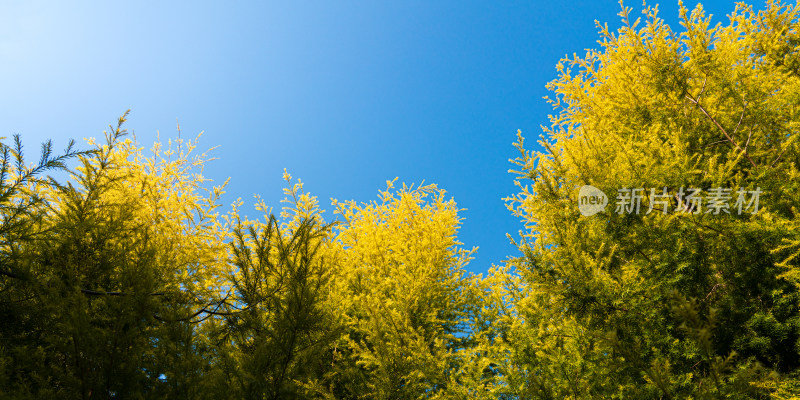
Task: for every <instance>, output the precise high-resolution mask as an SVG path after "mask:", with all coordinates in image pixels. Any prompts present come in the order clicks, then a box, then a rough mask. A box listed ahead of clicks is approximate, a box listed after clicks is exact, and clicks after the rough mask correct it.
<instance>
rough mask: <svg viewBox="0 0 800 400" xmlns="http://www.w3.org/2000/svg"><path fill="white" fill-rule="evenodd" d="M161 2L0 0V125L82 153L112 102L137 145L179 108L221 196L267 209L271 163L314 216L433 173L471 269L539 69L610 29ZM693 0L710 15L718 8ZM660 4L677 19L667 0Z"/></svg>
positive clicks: (391, 8)
mask: <svg viewBox="0 0 800 400" xmlns="http://www.w3.org/2000/svg"><path fill="white" fill-rule="evenodd" d="M162 3H166V2H155V1H153V2H149V1H137V2H125V3H122V2H115V4H107V3H105V2H81V1H79V2H75V3H72V4H69V5H67V4H64V3H62V2H36V1H15V0H12V1H4V2H2V3H0V136H7V137H8V136H11V135H13V134H15V133H19V134H21V135H22V137H23V141H24V143H25V144H26V146H27V148H28V149H29V154H28V156H29V157H31V159H32V158H34V157H35V156H36V154H35V151H36V149H37V147H38V143H40V142H42V141H44V140H46V139H53V140H54V142H55V145H56V146H57V147H58V148H62V147H63V146H64V145H65V144H66V143H67V141H68V139H69V138H74V139H76V140H78V143H79V144H80V145H81V146H82V147H85V144H84V143H83V141H82V139H83V138H88V137H101V136H102V131H103V130H104V129H105V128H106V127H107V125H108V124H110V123H112V122H114V121H115V120H116V118H117V117H119V116H120V115H121V114H122V113H123V112H125V110H127V109H131V114H130V118H129V122H128V123H127V124H126V127H127V128H128V129H129V130H133V131H134V132H135V134H136V137H137V139H138V140H139V141H140V142H141V144H142V145H144V146H145V147H146V148H149V147H150V145H152V143H153V141H155V140H156V137H157V133H158V132H160V136H161V138H162V140H163V139H166V138H169V137H174V136H175V135H176V133H177V131H176V120H177V121H178V122H179V123H180V125H181V131H182V133H183V136H184V137H193V136H195V135H196V134H197V133H199V132H201V131H204V134H203V137H202V139H201V141H200V145H199V147H200V148H201V149H207V148H211V147H214V146H219V148H218V149H216V150H215V151H214V152H213V153H212V154H213V155H214V156H216V157H217V158H219V160H217V161H214V162H213V163H211V164H210V165H209V166H208V167H207V169H206V170H205V175H206V176H208V177H210V178H212V179H214V181H216V182H218V183H220V182H223V181H224V180H225V179H226V178H227V177H231V178H232V179H231V181H230V184H229V186H228V189H227V192H228V193H227V195H226V197H225V198H224V202H225V204H229V203H231V202H232V201H234V200H235V199H236V198H239V197H241V198H242V199H243V200H244V201H245V203H246V204H248V205H249V204H251V203H252V202H253V195H254V194H259V195H261V196H262V197H263V198H264V200H265V201H266V203H267V204H268V205H271V206H273V207H275V208H276V210H279V209H280V203H279V201H280V199H281V198H282V197H283V195H282V192H281V189H282V188H283V187H284V186H285V185H284V183H283V182H282V178H281V177H282V174H283V169H284V168H286V169H288V171H289V172H290V173H291V174H292V175H293V176H294V177H295V178H300V179H302V180H303V181H304V182H305V188H306V189H307V190H308V191H309V192H311V193H312V194H314V195H316V196H318V197H319V199H320V201H321V203H322V206H323V208H324V209H326V210H329V211H330V210H331V207H330V198H337V199H339V200H350V199H354V200H356V201H369V200H373V199H377V194H378V190H380V189H384V188H385V182H386V180H391V179H394V178H395V177H398V178H399V179H398V183H401V182H406V183H408V184H411V183H416V184H419V183H420V182H422V181H423V180H424V181H425V182H426V183H436V184H438V185H439V187H441V188H443V189H445V190H447V191H448V193H449V194H450V195H451V196H453V197H454V198H455V200H456V202H457V203H458V205H459V207H461V208H466V210H465V211H463V212H461V214H460V215H461V217H463V218H464V221H463V226H462V228H461V231H460V233H459V239H460V240H461V241H462V242H463V243H464V244H465V247H468V248H469V247H472V246H478V247H480V249H479V250H478V253H477V254H476V259H475V260H474V261H473V262H472V263H471V264H470V266H469V268H468V269H469V270H471V271H474V272H485V271H486V270H487V269H488V268H489V266H490V265H491V264H492V263H495V264H499V263H500V262H501V261H502V260H503V259H504V258H506V257H507V256H511V255H516V254H517V252H516V249H515V248H514V247H513V246H511V245H510V244H509V242H508V239H507V238H506V233H511V234H512V235H514V236H516V233H517V232H518V231H519V230H520V229H521V228H522V224H521V223H520V222H519V220H518V219H517V218H516V217H514V216H512V215H511V214H510V213H509V212H508V211H507V210H506V208H505V205H504V202H503V201H502V198H504V197H506V196H508V195H510V194H513V193H514V192H515V188H514V185H513V176H512V175H510V174H508V172H507V171H508V169H509V168H510V167H511V164H510V163H509V162H508V159H509V158H513V157H516V154H515V149H514V148H513V146H512V142H514V140H515V138H516V132H517V129H521V130H522V132H523V134H524V135H525V136H526V137H527V138H528V139H529V141H530V142H533V141H534V140H535V139H536V138H537V137H538V136H539V134H540V133H541V128H540V125H543V124H545V125H547V124H549V123H548V120H547V115H548V114H549V113H551V112H552V109H551V108H550V107H549V106H548V105H547V104H546V103H545V101H544V100H543V99H542V97H543V96H545V95H547V94H548V93H547V91H546V89H545V84H546V83H547V82H548V81H550V80H552V79H555V78H556V71H555V64H556V63H557V62H558V60H559V59H560V58H562V57H563V56H565V55H566V54H572V53H578V54H583V53H584V52H585V49H586V48H598V47H599V45H598V44H597V39H598V38H599V36H598V34H597V29H596V27H595V25H594V21H595V20H599V21H600V22H608V24H609V26H610V27H612V28H614V29H616V28H617V27H619V26H620V18H619V17H618V16H617V15H616V14H617V13H618V12H619V10H620V6H619V4H618V3H617V2H616V1H608V0H596V1H571V2H568V3H566V2H558V1H535V2H534V1H530V2H512V1H503V2H496V1H491V2H490V1H486V2H477V1H474V2H473V1H468V2H456V1H441V2H424V1H403V2H350V1H337V2H310V1H309V2H306V1H294V2H282V3H278V2H264V3H262V2H237V3H235V4H223V3H222V2H169V4H162ZM686 4H687V6H689V7H693V6H694V5H695V4H696V3H695V2H687V3H686ZM627 5H629V6H631V7H633V8H634V12H633V15H637V16H638V15H641V14H639V10H640V9H641V7H640V5H641V3H640V2H629V3H628V4H627ZM703 5H704V7H705V8H706V10H707V11H708V12H709V13H711V14H713V15H714V18H713V22H714V23H716V22H725V21H727V18H726V17H725V15H726V14H728V13H730V12H731V11H732V10H733V7H734V2H733V1H713V2H711V1H709V2H703ZM756 6H757V7H758V6H760V4H756ZM660 10H661V15H662V17H664V18H665V19H666V21H667V23H668V24H669V25H670V26H672V27H673V29H675V30H677V29H679V27H678V25H677V21H678V6H677V2H672V1H670V2H662V3H661V7H660ZM244 210H245V211H247V213H248V215H249V216H250V217H256V216H257V214H256V212H255V211H254V210H253V209H252V208H250V207H245V208H244ZM326 217H327V218H329V219H330V218H333V216H332V215H331V214H330V213H328V215H327V216H326Z"/></svg>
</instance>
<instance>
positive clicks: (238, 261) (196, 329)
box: [0, 1, 800, 400]
mask: <svg viewBox="0 0 800 400" xmlns="http://www.w3.org/2000/svg"><path fill="white" fill-rule="evenodd" d="M680 11H681V16H682V22H681V25H682V30H681V31H680V32H675V31H673V30H672V29H671V28H670V27H668V26H667V25H665V24H664V23H663V21H662V20H660V19H659V18H658V10H657V8H654V7H648V8H645V10H644V14H645V18H644V20H643V21H642V20H636V21H631V18H630V12H631V10H630V9H629V8H624V7H623V11H622V12H621V13H620V16H621V17H622V19H623V23H624V26H623V27H622V28H621V29H620V30H619V31H617V32H611V31H609V30H608V28H607V27H605V26H600V34H601V36H602V37H601V41H600V45H601V50H596V51H595V50H591V51H588V52H587V53H586V54H585V56H583V57H579V56H577V55H576V56H574V57H572V58H568V59H565V60H562V62H561V63H559V64H558V66H557V68H558V71H559V77H558V79H556V80H554V81H553V82H551V83H550V84H549V85H548V88H549V89H550V90H551V91H552V92H553V94H554V97H553V99H551V100H550V102H551V104H552V105H553V107H554V109H555V110H556V112H555V114H554V115H553V116H551V117H550V119H551V122H552V124H551V125H550V126H549V127H546V128H544V135H543V137H542V139H541V141H540V142H539V143H540V145H541V148H539V149H540V151H531V150H530V149H529V148H528V147H527V144H526V143H525V142H524V138H523V137H522V135H521V133H520V134H519V135H518V142H517V144H516V147H517V149H518V150H519V152H520V156H519V157H518V158H517V159H516V160H513V162H514V163H515V164H516V165H517V167H518V168H517V169H518V171H512V172H515V173H516V175H517V179H516V182H517V184H518V185H519V193H518V194H516V195H515V196H512V197H511V198H509V199H508V203H507V205H508V208H509V209H510V211H511V212H513V213H514V214H515V215H517V216H519V217H520V218H521V219H522V221H523V222H524V223H525V231H523V232H522V233H521V238H520V240H519V243H518V246H519V248H520V251H521V254H522V256H520V257H518V258H516V259H511V260H507V261H506V262H505V263H503V264H502V265H500V266H495V267H493V268H492V269H491V270H490V271H489V273H488V275H487V276H486V277H482V276H475V275H471V274H469V273H467V272H465V266H466V264H467V263H468V262H469V261H470V258H471V254H472V251H474V250H472V251H469V250H466V249H464V248H462V247H461V246H462V244H461V243H460V242H459V241H458V239H457V232H458V229H459V227H460V224H461V222H462V221H461V218H460V217H459V216H458V213H459V211H460V210H459V209H458V207H457V206H456V203H455V201H454V200H453V199H451V198H448V197H447V196H446V193H445V192H444V191H443V190H441V189H439V188H438V187H436V186H435V185H423V186H419V187H413V186H411V187H409V186H406V185H403V186H402V187H401V188H394V182H393V181H390V182H388V187H387V189H386V190H383V191H380V192H379V198H378V200H377V201H372V202H367V203H356V202H352V201H347V202H338V201H335V200H334V201H333V206H334V209H335V214H336V215H337V220H336V221H334V222H333V223H326V222H325V221H324V218H323V214H324V212H323V211H322V210H321V209H320V207H319V203H318V201H317V199H316V197H314V196H312V195H310V194H309V193H307V192H305V191H304V189H303V185H302V182H300V181H297V182H296V183H293V181H292V179H291V177H290V176H289V175H288V173H285V179H286V181H287V184H288V185H289V187H288V188H286V189H284V193H285V196H286V199H285V202H286V206H285V207H284V208H283V211H282V212H281V213H280V214H279V216H276V215H275V214H273V213H272V212H271V211H270V209H269V208H268V207H267V206H266V205H265V204H264V203H263V202H261V201H260V200H259V201H257V203H256V208H257V209H259V210H260V211H262V212H263V213H264V220H263V221H262V220H256V221H252V220H248V219H247V218H245V217H243V216H240V215H239V211H238V207H239V206H240V205H241V202H240V201H238V202H237V203H235V204H234V205H233V207H232V209H231V210H230V211H229V212H227V213H226V214H223V215H220V213H219V211H218V210H219V207H220V205H219V199H220V196H221V195H222V194H223V193H224V192H223V190H224V186H225V185H224V184H223V185H221V186H215V187H214V186H212V187H209V185H208V180H207V179H205V178H204V177H203V176H202V174H201V173H200V172H201V170H202V168H203V166H204V164H205V162H207V161H208V160H209V157H208V155H207V154H206V153H203V154H197V153H196V152H195V149H196V144H197V141H196V140H195V141H185V140H182V139H178V140H174V141H169V142H168V143H167V144H166V145H165V146H162V145H161V144H160V143H157V144H156V145H155V146H154V147H153V148H152V151H151V153H150V154H149V155H147V156H146V155H144V153H143V151H142V148H140V147H139V144H138V143H136V142H135V141H133V140H131V139H129V138H127V137H126V132H125V130H124V129H122V124H123V123H124V121H125V117H126V115H127V114H126V115H123V117H122V118H120V119H119V121H118V123H117V125H116V126H115V127H114V126H112V127H111V128H110V130H109V131H108V132H106V133H105V142H104V143H103V144H98V143H96V142H95V141H94V140H90V141H89V146H90V147H91V150H88V151H77V150H75V149H74V148H73V147H74V146H73V144H72V143H70V145H69V146H68V147H67V149H66V150H65V151H64V152H63V153H62V154H60V155H54V153H53V150H52V145H51V144H50V142H48V143H45V144H44V145H43V146H42V155H41V158H40V159H39V161H38V163H36V164H33V165H26V163H25V160H24V158H23V156H22V146H21V142H20V140H19V137H15V138H14V140H13V142H12V143H11V144H6V143H5V142H2V141H0V321H2V323H0V399H6V398H8V399H25V398H30V399H38V398H69V399H72V398H83V399H96V398H147V399H168V398H169V399H171V398H186V399H205V398H208V399H240V398H247V399H301V398H302V399H305V398H320V399H464V398H470V399H473V398H474V399H504V400H505V399H562V398H563V399H592V398H595V399H656V398H663V399H667V398H669V399H684V398H686V399H688V398H691V399H717V398H731V399H767V398H772V399H792V398H798V397H800V384H798V382H800V264H798V263H799V262H800V261H798V260H800V257H798V256H799V255H800V226H798V223H800V222H798V221H800V220H799V219H798V218H797V212H798V211H797V210H798V205H799V204H800V170H798V162H800V147H798V146H800V144H798V140H797V138H798V127H799V126H800V125H798V124H800V115H799V114H798V113H800V108H798V106H797V105H798V104H800V102H799V101H798V100H800V53H798V51H797V47H798V44H800V38H799V37H798V35H800V33H798V32H800V18H799V17H800V6H788V5H784V4H782V3H780V2H777V1H770V2H768V3H767V5H766V8H765V9H764V10H763V11H754V10H753V9H752V8H751V7H749V6H746V5H743V4H740V5H738V6H737V8H736V9H735V11H734V12H733V13H732V14H731V15H730V16H729V20H730V22H729V23H728V24H727V25H722V24H718V25H716V26H713V27H712V26H711V25H710V20H709V19H708V18H707V17H706V16H705V14H704V12H703V9H702V7H701V6H698V7H697V8H695V9H694V10H693V11H689V10H688V9H686V8H685V7H683V5H681V8H680ZM70 161H75V162H77V164H78V165H77V166H76V167H74V168H67V162H70ZM58 169H66V170H67V171H69V172H70V173H71V178H70V180H69V181H68V182H66V183H61V182H58V181H57V180H55V179H53V178H51V177H45V176H44V175H45V174H46V173H48V172H49V171H53V170H58ZM587 184H588V185H592V186H594V187H596V188H599V189H601V190H602V191H603V192H604V193H606V194H612V193H616V192H617V190H618V189H623V188H659V192H660V189H661V188H664V187H666V188H667V190H668V192H671V194H674V193H675V192H676V191H677V190H678V189H679V188H681V187H683V188H689V187H694V188H702V189H703V190H706V191H707V190H709V189H711V188H715V187H722V188H731V189H732V192H733V193H736V191H737V190H739V189H746V190H754V189H756V188H759V190H760V191H761V195H760V198H761V202H760V208H759V209H758V210H757V212H756V210H754V209H753V210H745V212H743V213H737V212H736V211H737V210H736V209H735V208H732V209H731V210H730V211H731V212H730V213H721V214H713V213H705V212H702V213H693V212H685V211H686V210H687V203H686V202H685V198H682V197H680V196H672V195H670V196H668V197H667V198H666V201H664V202H662V203H660V204H658V207H659V208H654V209H650V207H648V202H649V201H650V200H651V197H652V200H656V198H655V197H654V196H655V194H657V193H656V192H653V193H651V194H648V193H645V196H644V197H643V207H642V209H641V212H639V213H625V212H617V210H615V209H614V205H613V204H614V200H615V199H614V196H613V195H612V196H610V197H611V206H610V208H609V207H607V208H606V209H605V210H604V211H602V212H599V213H597V214H596V215H593V216H591V217H587V216H582V215H581V214H580V213H579V209H578V202H577V194H578V191H579V188H580V187H582V186H583V185H587ZM662 200H663V199H662ZM664 208H666V209H667V210H666V211H668V212H661V211H663V210H664ZM751 211H752V212H751Z"/></svg>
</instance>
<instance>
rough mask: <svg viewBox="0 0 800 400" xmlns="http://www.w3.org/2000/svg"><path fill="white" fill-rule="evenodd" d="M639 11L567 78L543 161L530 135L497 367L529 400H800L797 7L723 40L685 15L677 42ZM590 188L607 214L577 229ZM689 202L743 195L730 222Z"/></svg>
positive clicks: (737, 24)
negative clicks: (515, 277)
mask: <svg viewBox="0 0 800 400" xmlns="http://www.w3.org/2000/svg"><path fill="white" fill-rule="evenodd" d="M630 11H631V10H630V9H629V8H623V11H622V12H621V13H620V15H621V17H622V18H623V23H624V26H623V27H622V28H621V29H620V30H619V31H618V32H611V31H609V30H608V28H607V27H606V26H600V33H601V35H602V40H601V41H600V44H601V46H602V48H601V50H599V51H588V52H587V53H586V55H585V56H583V57H579V56H575V57H574V58H571V59H565V60H563V61H561V62H560V63H559V64H558V66H557V68H558V71H559V74H560V76H559V78H558V79H556V80H555V81H553V82H551V83H550V84H549V85H548V88H549V89H550V90H551V91H552V92H553V93H554V97H553V98H552V99H551V100H550V103H551V104H552V105H553V107H554V109H555V110H556V113H555V114H554V115H553V116H551V118H550V119H551V122H552V125H551V126H550V127H547V128H545V129H544V136H543V138H542V140H541V141H540V142H539V143H540V145H541V146H542V150H541V151H529V150H527V148H526V144H525V143H524V142H523V138H522V136H521V134H520V137H519V142H518V144H517V147H518V149H519V150H520V154H521V155H520V157H519V158H517V159H516V160H515V162H516V164H517V165H518V166H519V171H518V172H517V174H518V178H517V183H518V184H519V186H520V192H519V194H517V195H516V196H514V197H512V198H510V199H509V203H508V205H509V208H510V209H511V210H512V211H513V212H514V213H515V214H516V215H518V216H520V217H522V219H523V221H524V222H525V223H526V224H527V231H526V232H525V233H524V235H523V241H522V243H521V244H520V248H521V250H522V251H523V252H524V254H525V256H524V257H523V258H522V259H520V260H518V261H517V262H516V263H515V265H514V266H515V267H516V269H517V272H518V274H519V277H520V279H521V281H520V282H521V283H522V285H523V287H522V288H520V289H514V288H512V286H513V285H510V284H508V282H510V281H509V280H505V281H498V282H499V283H498V288H499V289H498V290H506V291H510V292H511V293H516V296H515V297H516V299H515V303H514V305H515V308H514V310H513V312H509V313H506V314H505V319H506V320H507V321H508V323H506V324H503V325H502V331H503V332H504V333H505V335H506V337H507V339H506V340H503V341H501V343H500V347H498V349H502V348H503V346H505V347H506V348H509V349H510V350H509V351H507V352H500V353H497V352H495V353H494V354H495V358H494V361H495V362H496V363H497V365H500V366H501V367H502V368H503V373H502V374H501V375H502V376H503V378H504V379H505V380H506V382H508V383H509V384H508V386H507V391H508V393H509V394H510V395H514V396H519V397H522V398H564V397H570V398H626V399H628V398H642V399H645V398H648V399H649V398H689V397H693V398H720V397H730V398H765V397H767V396H769V395H772V396H774V397H775V398H793V396H797V395H798V390H799V389H800V388H799V386H800V385H798V383H797V382H798V378H799V377H800V375H798V371H800V313H799V312H798V305H799V304H800V295H799V294H798V293H799V292H798V290H799V289H800V287H798V276H800V275H798V258H797V255H798V243H800V241H798V236H797V235H798V230H797V228H798V226H797V224H798V218H797V215H796V213H797V207H798V204H800V191H798V185H799V184H800V179H798V178H800V175H798V161H800V153H799V152H798V150H800V149H798V144H797V138H798V134H800V132H798V127H799V126H800V125H798V124H800V114H799V113H800V108H798V107H797V105H798V102H797V99H798V95H800V70H799V69H798V66H800V53H799V52H798V51H797V48H798V47H797V45H798V44H800V36H798V35H800V22H799V21H798V16H799V14H798V12H800V7H798V6H790V5H784V4H782V3H780V2H779V1H769V2H768V3H767V5H766V8H765V9H764V10H762V11H757V12H756V11H754V10H753V9H752V8H751V7H749V6H745V5H743V4H739V5H737V6H736V9H735V10H734V11H733V12H732V13H731V14H730V15H729V22H728V24H727V25H722V24H718V25H716V26H711V24H710V18H709V17H706V16H705V14H704V11H703V9H702V7H701V6H699V5H698V6H697V8H695V9H694V10H693V11H691V12H690V11H689V10H687V9H686V8H685V7H684V6H683V5H682V4H681V6H680V12H681V26H682V30H681V31H680V32H675V31H673V30H672V29H671V28H670V27H668V26H667V25H665V24H664V22H663V21H662V20H661V19H659V18H658V10H657V8H655V7H647V8H646V9H645V10H644V14H645V19H644V21H643V23H642V21H640V20H639V19H637V20H636V21H631V20H630V19H629V13H630ZM584 185H592V186H594V187H596V188H598V189H600V190H602V191H603V192H604V193H606V194H607V195H608V196H609V197H610V199H609V200H610V203H611V204H610V205H609V206H608V207H607V208H606V209H605V210H604V211H603V212H600V213H599V214H597V215H593V216H590V217H587V216H583V215H581V214H580V213H579V207H578V194H579V188H581V187H582V186H584ZM631 188H654V189H655V190H654V191H652V192H650V191H649V190H648V191H647V192H645V193H646V194H645V195H644V196H643V197H642V200H641V201H642V204H643V205H642V208H641V210H640V211H641V212H633V209H632V208H625V207H619V204H620V203H621V201H622V200H624V196H622V194H621V193H630V192H625V191H624V190H623V189H631ZM656 188H657V189H656ZM681 188H685V189H688V188H698V189H702V190H703V191H704V192H706V193H707V195H711V194H712V193H713V192H712V191H713V190H715V189H714V188H727V189H730V191H731V192H730V193H732V198H731V199H729V201H730V202H731V203H730V208H729V209H728V210H727V211H729V213H725V212H720V213H719V214H717V213H714V212H709V211H711V210H710V209H709V208H707V206H708V205H709V204H708V203H705V204H703V205H701V207H704V208H692V206H693V205H694V203H692V204H688V202H687V199H688V198H687V197H686V196H684V193H682V192H681ZM620 190H623V191H620ZM739 190H744V191H746V192H743V193H746V194H748V195H750V194H752V191H756V190H758V191H760V199H761V203H760V208H759V209H758V210H757V212H755V209H754V208H755V207H754V204H750V208H749V209H747V208H746V207H745V208H746V210H745V212H742V213H738V212H737V211H738V210H737V209H736V206H735V205H734V204H735V203H734V202H736V201H737V200H738V199H737V192H738V191H739ZM665 194H666V195H665ZM618 197H619V198H618ZM707 200H708V199H707ZM709 201H710V200H709ZM650 204H656V206H655V208H652V207H651V206H650ZM744 205H745V206H747V203H745V204H744ZM648 211H649V212H648ZM687 211H688V212H687ZM495 304H497V303H496V302H495Z"/></svg>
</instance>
